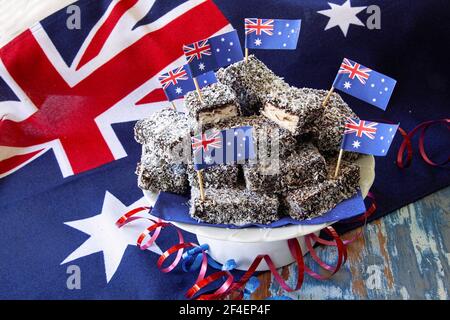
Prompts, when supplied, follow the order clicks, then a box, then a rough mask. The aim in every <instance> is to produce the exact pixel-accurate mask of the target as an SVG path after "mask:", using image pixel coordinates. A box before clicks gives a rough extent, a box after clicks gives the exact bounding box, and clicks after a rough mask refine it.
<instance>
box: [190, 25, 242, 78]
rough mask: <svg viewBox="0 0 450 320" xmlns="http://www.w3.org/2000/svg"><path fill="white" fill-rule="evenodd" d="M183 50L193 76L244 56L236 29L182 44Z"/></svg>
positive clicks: (223, 65) (239, 59)
mask: <svg viewBox="0 0 450 320" xmlns="http://www.w3.org/2000/svg"><path fill="white" fill-rule="evenodd" d="M183 51H184V55H185V56H186V59H187V61H188V65H189V67H190V68H191V72H192V76H193V77H198V76H199V75H201V74H203V73H206V72H208V71H213V70H216V69H219V68H221V67H225V66H228V65H230V64H232V63H235V62H237V61H241V60H242V59H243V58H244V56H243V54H242V48H241V44H240V42H239V37H238V35H237V33H236V30H233V31H231V32H227V33H224V34H221V35H218V36H215V37H212V38H209V39H206V40H201V41H197V42H194V43H192V44H189V45H184V46H183Z"/></svg>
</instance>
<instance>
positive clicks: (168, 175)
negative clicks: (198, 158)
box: [136, 161, 189, 194]
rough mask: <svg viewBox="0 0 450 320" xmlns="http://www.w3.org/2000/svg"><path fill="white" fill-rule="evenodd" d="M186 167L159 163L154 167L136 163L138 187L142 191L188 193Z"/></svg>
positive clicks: (179, 164)
mask: <svg viewBox="0 0 450 320" xmlns="http://www.w3.org/2000/svg"><path fill="white" fill-rule="evenodd" d="M186 169H187V168H186V165H185V164H182V163H178V164H169V163H167V162H165V161H160V162H159V163H158V164H155V165H143V164H142V163H138V166H137V169H136V174H137V175H138V186H139V188H141V189H143V190H150V191H164V192H172V193H178V194H186V193H188V191H189V184H188V179H187V172H186Z"/></svg>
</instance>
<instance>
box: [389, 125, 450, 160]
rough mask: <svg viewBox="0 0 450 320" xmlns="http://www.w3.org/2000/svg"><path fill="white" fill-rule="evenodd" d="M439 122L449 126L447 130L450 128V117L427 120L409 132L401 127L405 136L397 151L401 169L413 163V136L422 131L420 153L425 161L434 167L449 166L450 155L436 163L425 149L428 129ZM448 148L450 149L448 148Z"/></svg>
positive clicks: (401, 131)
mask: <svg viewBox="0 0 450 320" xmlns="http://www.w3.org/2000/svg"><path fill="white" fill-rule="evenodd" d="M437 124H444V125H446V127H447V130H450V119H439V120H431V121H425V122H423V123H421V124H419V125H417V126H416V127H415V128H414V129H412V130H411V131H410V132H409V133H408V134H407V133H406V132H405V131H404V130H403V129H401V128H399V131H400V133H401V134H402V136H403V142H402V144H401V145H400V148H399V150H398V153H397V165H398V167H399V168H401V169H405V168H408V167H409V166H410V165H411V162H412V158H413V150H412V145H411V140H412V138H413V137H414V136H415V135H416V134H417V133H419V132H420V135H419V154H420V156H421V157H422V159H423V161H425V163H427V164H428V165H430V166H433V167H447V164H448V163H449V162H450V156H448V158H447V159H446V160H444V161H442V162H441V163H436V162H434V161H433V160H431V159H430V157H429V156H428V154H427V152H426V151H425V134H426V132H427V130H428V129H429V128H430V127H432V126H434V125H437ZM447 150H448V149H447ZM405 151H406V152H407V155H406V160H405V161H404V160H403V159H404V153H405Z"/></svg>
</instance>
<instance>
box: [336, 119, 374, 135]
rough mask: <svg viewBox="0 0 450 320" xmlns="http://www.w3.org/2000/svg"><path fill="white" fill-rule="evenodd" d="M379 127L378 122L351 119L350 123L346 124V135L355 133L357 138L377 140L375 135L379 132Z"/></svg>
mask: <svg viewBox="0 0 450 320" xmlns="http://www.w3.org/2000/svg"><path fill="white" fill-rule="evenodd" d="M377 125H378V123H377V122H368V121H365V120H358V122H356V121H355V120H353V119H351V118H349V119H348V122H347V123H346V124H345V131H344V134H350V133H355V134H356V136H357V137H362V136H363V135H366V136H367V137H368V138H370V139H375V134H376V132H377V128H375V127H376V126H377Z"/></svg>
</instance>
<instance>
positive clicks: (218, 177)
mask: <svg viewBox="0 0 450 320" xmlns="http://www.w3.org/2000/svg"><path fill="white" fill-rule="evenodd" d="M238 173H239V167H238V166H236V165H228V164H220V165H216V166H213V167H209V168H206V169H204V170H203V184H204V187H205V188H214V189H221V188H236V187H237V186H238ZM188 179H189V185H190V186H191V187H194V188H198V187H199V186H198V178H197V172H196V171H195V170H194V167H193V165H192V164H189V165H188Z"/></svg>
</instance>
